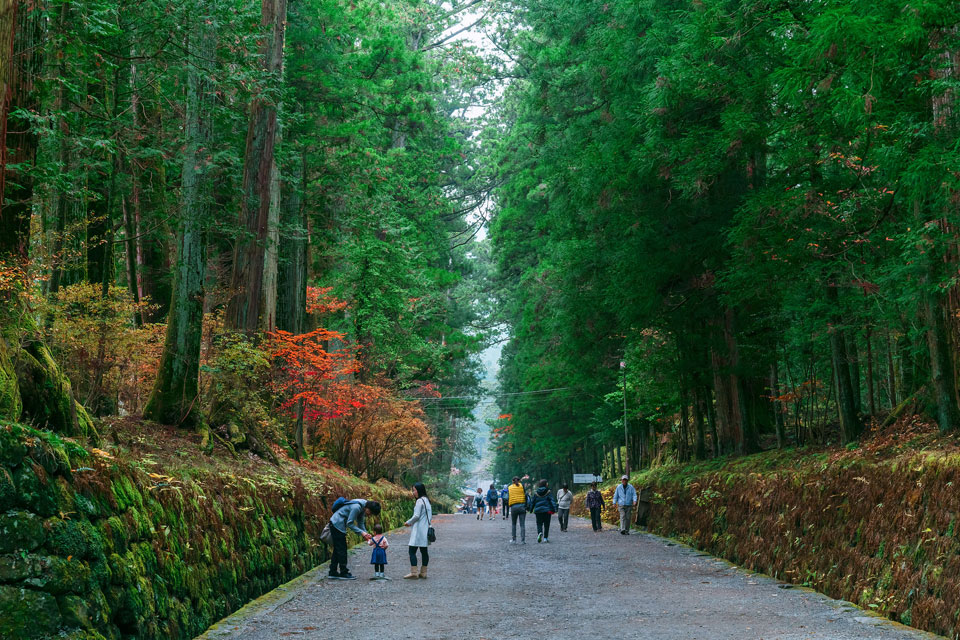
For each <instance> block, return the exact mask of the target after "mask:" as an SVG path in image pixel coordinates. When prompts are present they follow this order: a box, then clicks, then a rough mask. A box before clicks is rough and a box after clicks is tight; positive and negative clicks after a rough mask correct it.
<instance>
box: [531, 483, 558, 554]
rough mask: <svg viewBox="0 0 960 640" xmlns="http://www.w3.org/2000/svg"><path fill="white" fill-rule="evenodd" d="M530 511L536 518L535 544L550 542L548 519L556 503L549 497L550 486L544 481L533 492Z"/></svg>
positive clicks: (555, 509) (551, 515)
mask: <svg viewBox="0 0 960 640" xmlns="http://www.w3.org/2000/svg"><path fill="white" fill-rule="evenodd" d="M530 510H531V511H533V515H534V516H536V518H537V542H550V519H551V518H552V517H553V514H554V513H556V511H557V503H556V502H554V501H553V496H552V495H550V485H549V484H547V481H546V480H541V481H540V486H538V487H537V490H536V491H534V492H533V496H532V497H531V498H530Z"/></svg>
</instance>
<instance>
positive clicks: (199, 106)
mask: <svg viewBox="0 0 960 640" xmlns="http://www.w3.org/2000/svg"><path fill="white" fill-rule="evenodd" d="M199 9H200V10H198V11H197V13H196V15H197V16H198V18H197V20H196V22H195V24H194V25H193V29H192V31H191V33H190V35H189V36H188V38H189V41H188V48H189V50H190V52H191V53H192V55H193V58H194V65H193V66H191V68H190V71H189V75H188V86H187V113H186V135H187V146H186V150H185V152H184V156H183V209H182V212H183V213H182V216H181V219H180V232H179V234H178V236H179V237H178V241H179V245H178V251H177V262H176V268H175V271H174V284H173V294H172V296H171V301H170V314H169V318H168V321H167V333H166V336H165V339H164V345H163V353H162V355H161V356H160V368H159V371H158V373H157V379H156V382H155V383H154V387H153V391H152V392H151V394H150V399H149V400H148V401H147V406H146V408H145V409H144V412H143V415H144V417H145V418H147V419H149V420H155V421H157V422H161V423H164V424H173V425H177V426H182V427H188V428H194V429H198V430H201V431H202V432H204V434H206V427H205V425H204V421H203V419H202V415H203V414H202V412H201V410H200V409H201V408H200V407H199V406H198V398H199V388H198V385H199V380H198V378H199V371H200V345H201V340H202V338H203V300H204V288H203V282H204V277H205V274H206V233H205V230H204V225H205V223H206V220H207V218H208V216H209V210H210V197H211V192H210V180H209V179H208V178H207V175H206V174H207V170H208V155H209V151H208V150H207V146H208V144H209V142H210V139H211V133H212V116H211V106H212V105H213V101H214V99H215V88H214V83H213V71H212V69H210V68H208V67H210V66H211V65H212V61H213V57H214V51H215V45H216V35H215V33H214V30H213V27H212V25H213V19H212V18H211V17H210V16H208V13H210V11H209V8H208V7H207V6H206V5H205V3H201V7H199Z"/></svg>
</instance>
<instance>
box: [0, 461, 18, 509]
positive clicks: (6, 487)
mask: <svg viewBox="0 0 960 640" xmlns="http://www.w3.org/2000/svg"><path fill="white" fill-rule="evenodd" d="M16 504H17V486H16V485H15V484H14V482H13V476H12V475H10V472H9V471H7V469H5V468H4V467H0V511H6V510H7V509H10V508H12V507H14V506H15V505H16Z"/></svg>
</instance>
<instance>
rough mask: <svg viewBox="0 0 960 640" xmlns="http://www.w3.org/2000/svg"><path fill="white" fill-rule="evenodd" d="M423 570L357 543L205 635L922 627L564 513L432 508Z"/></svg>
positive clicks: (703, 632)
mask: <svg viewBox="0 0 960 640" xmlns="http://www.w3.org/2000/svg"><path fill="white" fill-rule="evenodd" d="M434 525H435V526H436V529H437V536H438V538H439V541H438V542H437V543H436V544H435V545H433V546H431V548H430V577H429V578H428V579H427V580H416V581H414V580H401V579H400V576H402V575H403V574H405V573H406V570H407V568H408V567H407V553H406V551H407V548H406V542H407V535H406V533H405V531H404V530H401V531H395V532H393V534H392V535H390V536H388V537H389V540H390V543H391V547H390V551H389V553H388V560H389V562H390V564H389V565H388V567H387V575H388V576H390V577H392V578H393V580H391V581H370V580H368V577H369V576H371V575H372V573H373V572H372V567H371V566H370V565H369V564H368V563H369V561H370V551H369V549H368V548H367V547H363V548H359V547H358V548H357V549H354V550H353V551H352V552H351V554H350V568H351V571H353V573H354V574H355V575H357V576H358V578H359V579H358V580H356V581H353V582H345V581H329V580H326V579H325V576H326V571H327V568H326V566H323V567H318V568H317V569H314V570H313V571H311V572H310V573H308V574H306V575H304V576H301V577H300V578H298V579H296V580H294V581H293V582H291V583H288V584H287V585H284V586H283V587H280V588H279V589H277V590H276V591H273V592H271V593H270V594H267V595H266V596H264V597H263V598H260V599H259V600H257V601H255V602H253V603H251V604H250V605H248V606H247V607H245V608H244V609H242V610H240V611H239V612H237V613H236V614H234V615H233V616H231V617H229V618H226V619H225V620H223V621H221V622H220V623H218V624H217V625H215V626H214V627H212V628H211V629H210V630H209V631H208V632H207V633H206V634H204V635H203V636H201V638H204V639H205V640H214V639H223V638H236V639H243V640H260V639H262V640H267V639H270V640H275V639H276V638H285V637H295V638H311V639H316V640H320V639H327V638H337V639H343V640H348V639H366V638H405V639H406V638H410V639H418V640H419V639H423V640H427V639H430V640H440V639H444V640H446V639H450V640H453V639H458V640H459V639H464V640H466V639H469V640H483V639H489V640H501V639H508V638H518V639H520V638H522V639H529V638H551V639H554V638H557V639H571V640H572V639H579V638H596V637H607V638H644V639H650V640H653V639H657V640H660V639H662V640H719V639H731V640H733V639H736V640H751V639H763V640H774V639H779V640H807V639H814V638H823V639H829V640H846V639H851V640H852V639H861V638H878V639H884V640H887V639H889V640H893V639H903V640H905V639H918V638H933V637H935V636H931V635H929V634H924V633H920V632H918V631H914V630H912V629H908V628H906V627H903V626H901V625H897V624H895V623H891V622H889V621H886V620H884V619H882V618H879V617H876V616H873V615H870V614H867V613H865V612H864V611H862V610H861V609H858V608H856V607H854V606H853V605H851V604H850V603H847V602H841V601H838V600H831V599H830V598H827V597H825V596H823V595H820V594H818V593H814V592H811V591H808V590H805V589H798V588H783V587H784V585H782V584H781V583H779V582H777V581H776V580H773V579H771V578H767V577H764V576H760V575H756V574H751V573H748V572H746V571H743V570H740V569H737V568H735V567H733V566H731V565H730V564H728V563H727V562H724V561H721V560H717V559H716V558H713V557H711V556H708V555H705V554H702V553H699V552H697V551H695V550H693V549H690V548H688V547H685V546H683V545H678V544H675V543H673V542H671V541H669V540H666V539H663V538H659V537H656V536H652V535H646V534H636V533H635V534H634V535H631V536H630V537H626V536H621V535H619V534H618V532H617V531H616V530H609V529H605V530H604V531H602V532H600V533H596V534H595V533H593V531H592V530H591V529H590V523H589V522H587V521H584V520H580V519H571V521H570V530H569V531H568V532H566V533H561V532H560V531H559V527H558V526H557V523H556V519H554V522H553V530H552V531H551V533H552V536H551V537H552V540H551V544H537V541H536V534H535V533H534V534H533V535H530V532H531V531H534V532H535V530H536V527H535V525H534V522H533V517H532V516H528V517H527V534H528V536H527V544H526V545H517V546H512V545H510V544H508V541H509V538H510V533H509V522H504V521H502V520H500V519H497V520H495V521H493V522H489V521H483V522H478V521H477V520H476V519H475V517H474V516H463V515H457V516H450V515H448V516H437V517H435V518H434Z"/></svg>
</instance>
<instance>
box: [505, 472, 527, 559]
mask: <svg viewBox="0 0 960 640" xmlns="http://www.w3.org/2000/svg"><path fill="white" fill-rule="evenodd" d="M507 501H508V502H509V503H510V505H509V506H510V523H511V525H513V537H512V538H511V539H510V544H517V520H519V521H520V544H527V530H526V525H525V522H526V520H527V492H526V491H524V490H523V487H522V486H521V485H520V478H519V477H517V476H514V477H513V484H511V485H510V487H509V488H508V489H507Z"/></svg>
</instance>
